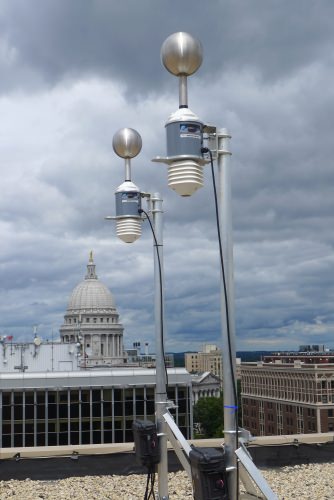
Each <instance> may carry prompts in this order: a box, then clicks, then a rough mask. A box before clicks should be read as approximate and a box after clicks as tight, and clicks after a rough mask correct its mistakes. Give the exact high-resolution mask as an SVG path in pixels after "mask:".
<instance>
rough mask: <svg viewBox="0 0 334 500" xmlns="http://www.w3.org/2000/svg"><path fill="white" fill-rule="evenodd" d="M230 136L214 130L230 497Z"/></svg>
mask: <svg viewBox="0 0 334 500" xmlns="http://www.w3.org/2000/svg"><path fill="white" fill-rule="evenodd" d="M230 138H231V136H230V135H229V133H228V131H227V130H226V129H219V130H217V139H218V151H217V157H218V173H219V194H218V200H219V212H220V213H219V221H220V234H221V240H222V249H223V258H224V274H225V283H226V300H227V305H228V317H227V315H226V302H225V287H224V283H223V276H222V277H221V278H222V279H221V314H222V340H223V390H224V441H225V453H226V466H227V467H228V468H229V472H228V490H229V498H231V499H237V498H238V491H239V485H238V474H237V457H236V454H235V451H236V449H237V443H238V440H237V432H238V423H237V421H236V420H237V419H236V409H237V405H238V401H237V397H236V394H237V386H236V350H235V320H234V279H233V235H232V203H231V201H232V200H231V198H232V196H231V169H230V161H229V160H230V155H231V153H230V151H229V140H230Z"/></svg>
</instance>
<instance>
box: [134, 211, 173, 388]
mask: <svg viewBox="0 0 334 500" xmlns="http://www.w3.org/2000/svg"><path fill="white" fill-rule="evenodd" d="M138 212H139V213H143V214H145V216H146V218H147V220H148V222H149V224H150V227H151V231H152V235H153V239H154V246H155V249H156V252H157V257H158V267H159V281H160V315H161V316H160V324H161V345H162V358H163V364H164V369H165V375H166V392H167V390H168V373H167V367H166V359H165V347H164V316H163V306H164V304H163V290H162V270H161V261H160V254H159V248H158V247H159V245H158V241H157V238H156V235H155V231H154V227H153V224H152V221H151V219H150V217H149V215H148V213H147V212H145V210H143V209H142V208H141V209H140V210H138Z"/></svg>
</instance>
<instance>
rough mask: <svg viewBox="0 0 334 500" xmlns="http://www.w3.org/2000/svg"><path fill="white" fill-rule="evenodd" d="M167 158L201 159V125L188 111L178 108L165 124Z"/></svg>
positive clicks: (187, 109)
mask: <svg viewBox="0 0 334 500" xmlns="http://www.w3.org/2000/svg"><path fill="white" fill-rule="evenodd" d="M166 136H167V157H169V158H170V157H172V158H173V157H175V156H182V157H198V158H202V156H203V155H202V152H201V149H202V146H203V123H202V122H201V121H200V120H199V118H198V117H197V116H196V115H195V114H194V113H193V112H192V111H191V110H190V109H189V108H180V109H178V110H177V111H176V112H175V113H173V114H172V115H171V116H170V117H169V120H168V121H167V123H166Z"/></svg>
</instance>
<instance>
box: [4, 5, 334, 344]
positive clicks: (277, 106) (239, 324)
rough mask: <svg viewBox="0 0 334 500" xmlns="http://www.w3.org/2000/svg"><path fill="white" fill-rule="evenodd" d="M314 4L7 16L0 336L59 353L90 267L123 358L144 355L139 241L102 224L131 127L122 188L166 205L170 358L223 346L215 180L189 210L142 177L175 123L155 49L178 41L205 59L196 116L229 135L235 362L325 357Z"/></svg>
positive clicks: (172, 97) (333, 172)
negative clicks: (256, 356)
mask: <svg viewBox="0 0 334 500" xmlns="http://www.w3.org/2000/svg"><path fill="white" fill-rule="evenodd" d="M306 4H307V7H305V3H304V2H303V4H302V3H301V2H294V3H293V4H291V2H289V3H288V1H287V0H282V1H280V2H273V3H270V4H267V5H263V2H260V1H258V0H255V1H253V2H252V3H251V4H247V3H245V2H242V1H239V0H237V1H236V0H233V1H232V0H228V1H225V2H220V1H217V2H212V3H210V4H208V5H207V6H206V7H205V14H204V11H203V6H202V5H201V4H200V3H199V4H196V3H194V2H190V1H188V0H184V2H182V4H175V9H174V8H173V3H168V4H167V3H166V4H163V3H153V2H152V1H149V0H144V1H142V2H140V3H139V2H135V1H131V0H127V1H126V2H124V3H123V4H122V5H116V4H113V3H111V2H108V1H106V0H99V1H97V0H96V1H91V2H86V1H82V0H81V1H77V0H72V1H71V2H66V1H64V0H57V1H55V0H50V1H49V2H43V1H40V0H36V1H35V2H34V5H33V7H32V5H31V3H28V2H24V1H20V0H7V1H6V0H5V1H3V2H2V4H1V7H0V26H1V32H2V35H1V38H0V70H1V74H2V75H3V76H2V79H1V82H0V113H1V117H2V118H1V122H0V155H1V165H2V196H1V198H0V236H1V242H2V245H1V247H2V248H1V251H0V283H1V287H0V297H1V322H0V334H2V335H13V336H14V341H19V340H21V339H22V340H23V339H30V338H31V337H32V333H33V326H34V325H38V334H39V335H40V336H42V337H43V338H44V339H46V338H49V339H51V332H52V330H53V331H54V336H55V337H56V336H58V332H59V328H60V326H61V324H62V322H63V316H64V314H65V311H66V306H67V301H68V298H69V297H70V294H71V292H72V290H73V288H74V287H75V286H76V284H77V283H79V282H80V281H81V280H82V278H83V276H84V273H85V268H86V264H87V260H88V255H89V252H90V251H91V250H93V251H94V258H95V262H96V265H97V275H98V277H99V279H100V280H101V281H102V282H103V283H104V284H106V285H107V286H108V288H109V289H110V290H111V292H112V294H113V296H114V298H115V302H116V306H117V310H118V312H119V315H120V321H121V323H122V324H123V325H124V343H125V345H126V346H129V345H131V343H132V342H133V341H137V340H140V341H142V342H145V341H148V342H149V343H150V345H152V346H153V345H154V317H153V314H154V304H153V299H154V297H153V293H154V292H153V249H152V236H151V234H150V230H149V227H148V225H147V224H144V225H143V230H142V237H141V239H140V240H138V241H137V242H136V243H134V244H132V245H126V244H124V243H122V242H121V241H119V240H117V238H116V234H115V226H114V223H113V222H110V221H105V220H104V217H105V216H106V215H114V214H115V201H114V192H115V190H116V188H117V186H119V185H120V184H121V183H122V182H123V180H124V168H123V162H122V160H121V159H120V158H118V157H116V155H115V154H114V153H113V150H112V137H113V135H114V133H115V132H116V131H117V130H118V129H119V128H121V127H124V126H128V127H132V128H135V129H136V130H138V132H139V133H140V134H141V136H142V140H143V149H142V152H141V154H140V155H139V156H138V157H137V158H135V159H134V160H133V162H132V180H133V181H134V182H135V183H136V184H137V185H138V186H139V187H140V189H141V190H143V191H148V192H152V193H153V192H160V193H161V195H162V198H163V200H164V204H163V206H164V212H165V213H164V257H165V258H164V263H165V285H166V289H165V299H166V304H165V305H166V350H167V351H169V352H178V351H186V350H189V346H191V348H193V349H194V350H199V349H200V348H201V346H202V345H203V344H204V343H214V344H218V345H219V343H220V338H221V336H220V297H219V294H220V280H219V262H218V244H217V237H216V229H215V220H214V205H213V191H212V186H211V179H210V172H209V168H205V186H204V187H203V188H202V189H201V190H199V191H198V192H197V193H195V194H194V195H193V196H192V197H191V198H190V199H181V198H180V197H178V195H176V194H175V193H174V192H173V191H171V190H170V189H169V188H168V187H167V171H166V170H167V169H166V167H165V166H164V165H159V164H154V163H152V162H151V158H153V157H155V156H157V155H164V154H165V151H166V145H165V130H164V125H165V122H166V121H167V119H168V117H169V115H170V114H171V113H172V112H174V111H175V110H176V109H177V107H178V82H177V80H176V78H175V77H173V76H172V75H170V74H169V73H168V72H167V71H166V70H165V69H164V68H163V67H162V65H161V62H160V48H161V45H162V43H163V41H164V40H165V38H166V37H167V36H168V35H170V34H171V33H173V32H176V31H187V32H189V33H191V34H192V35H194V36H195V37H197V38H199V39H200V40H201V43H202V45H203V50H204V59H203V64H202V67H201V68H200V69H199V71H198V72H197V73H196V74H195V75H194V76H192V77H190V78H189V107H190V108H191V109H192V110H193V111H194V112H195V113H196V114H197V115H198V116H199V117H200V118H201V119H203V121H205V122H208V123H214V124H215V125H217V126H219V127H226V128H228V129H229V130H230V132H231V134H232V140H231V151H232V153H233V154H232V159H231V162H232V169H233V185H232V193H233V226H234V242H235V247H234V258H235V289H236V308H235V316H236V336H237V350H277V349H295V348H297V347H298V346H299V345H301V344H326V346H328V347H334V342H333V340H332V339H333V338H334V337H333V334H334V311H333V303H334V284H333V275H334V273H333V270H334V254H333V244H334V243H333V233H332V231H331V228H332V227H333V222H334V220H333V214H334V202H333V197H332V193H331V188H332V185H333V180H334V169H333V166H332V163H333V156H334V155H333V153H334V151H333V150H334V147H333V140H332V137H331V116H332V115H333V111H334V109H333V108H334V105H333V102H334V101H333V97H334V96H333V90H332V87H333V86H332V85H331V81H332V74H333V64H332V63H333V50H332V47H333V44H334V34H333V30H332V22H331V19H332V18H333V14H334V5H333V4H332V3H331V2H330V1H323V2H321V3H318V2H311V1H307V2H306ZM190 12H191V15H189V13H190Z"/></svg>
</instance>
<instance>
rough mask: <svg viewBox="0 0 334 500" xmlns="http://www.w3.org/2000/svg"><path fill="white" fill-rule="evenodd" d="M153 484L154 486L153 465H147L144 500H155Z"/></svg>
mask: <svg viewBox="0 0 334 500" xmlns="http://www.w3.org/2000/svg"><path fill="white" fill-rule="evenodd" d="M154 484H155V465H149V466H148V471H147V478H146V488H145V494H144V500H149V499H150V498H152V499H153V500H155V493H154Z"/></svg>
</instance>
